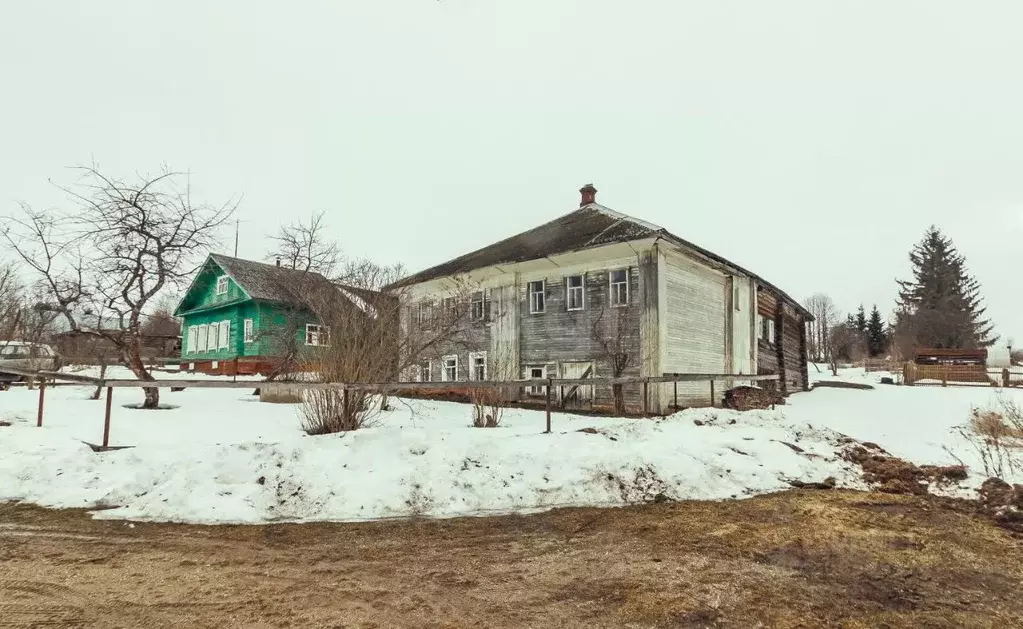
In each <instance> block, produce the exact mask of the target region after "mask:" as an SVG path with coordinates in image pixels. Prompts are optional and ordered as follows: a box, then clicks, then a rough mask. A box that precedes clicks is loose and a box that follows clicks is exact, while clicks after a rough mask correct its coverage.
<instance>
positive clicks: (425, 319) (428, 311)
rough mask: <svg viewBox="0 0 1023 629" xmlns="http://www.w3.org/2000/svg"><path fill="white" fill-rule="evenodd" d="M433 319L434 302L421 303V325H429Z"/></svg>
mask: <svg viewBox="0 0 1023 629" xmlns="http://www.w3.org/2000/svg"><path fill="white" fill-rule="evenodd" d="M432 319H433V302H432V301H424V302H421V303H420V304H419V325H420V326H421V327H424V328H425V327H427V326H429V325H430V321H431V320H432Z"/></svg>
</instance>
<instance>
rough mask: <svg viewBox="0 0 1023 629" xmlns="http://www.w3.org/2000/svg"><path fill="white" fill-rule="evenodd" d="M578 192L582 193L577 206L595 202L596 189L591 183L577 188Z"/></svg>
mask: <svg viewBox="0 0 1023 629" xmlns="http://www.w3.org/2000/svg"><path fill="white" fill-rule="evenodd" d="M579 194H580V195H582V198H581V199H579V207H582V206H584V205H587V204H589V203H596V202H597V189H596V188H594V187H593V184H592V183H588V184H586V185H585V186H583V187H582V188H579Z"/></svg>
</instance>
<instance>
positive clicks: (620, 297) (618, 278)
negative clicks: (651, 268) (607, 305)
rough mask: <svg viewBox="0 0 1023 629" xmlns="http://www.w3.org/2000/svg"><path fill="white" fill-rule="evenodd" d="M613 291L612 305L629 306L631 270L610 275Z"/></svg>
mask: <svg viewBox="0 0 1023 629" xmlns="http://www.w3.org/2000/svg"><path fill="white" fill-rule="evenodd" d="M608 282H609V284H610V289H611V305H612V306H627V305H629V270H628V269H618V270H616V271H611V273H609V274H608Z"/></svg>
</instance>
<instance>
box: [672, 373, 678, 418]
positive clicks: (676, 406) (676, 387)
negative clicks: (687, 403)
mask: <svg viewBox="0 0 1023 629" xmlns="http://www.w3.org/2000/svg"><path fill="white" fill-rule="evenodd" d="M671 386H672V388H673V389H675V410H676V411H677V410H678V380H675V381H674V382H672V383H671Z"/></svg>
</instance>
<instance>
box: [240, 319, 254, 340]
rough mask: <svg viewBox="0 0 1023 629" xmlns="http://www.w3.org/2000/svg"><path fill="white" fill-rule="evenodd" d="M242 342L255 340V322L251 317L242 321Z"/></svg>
mask: <svg viewBox="0 0 1023 629" xmlns="http://www.w3.org/2000/svg"><path fill="white" fill-rule="evenodd" d="M242 330H243V335H244V336H243V338H244V342H246V343H252V342H253V341H255V340H256V322H255V320H253V319H246V320H245V321H244V322H243V323H242Z"/></svg>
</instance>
